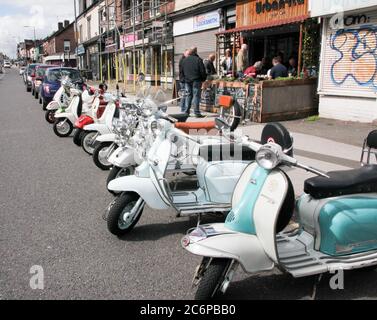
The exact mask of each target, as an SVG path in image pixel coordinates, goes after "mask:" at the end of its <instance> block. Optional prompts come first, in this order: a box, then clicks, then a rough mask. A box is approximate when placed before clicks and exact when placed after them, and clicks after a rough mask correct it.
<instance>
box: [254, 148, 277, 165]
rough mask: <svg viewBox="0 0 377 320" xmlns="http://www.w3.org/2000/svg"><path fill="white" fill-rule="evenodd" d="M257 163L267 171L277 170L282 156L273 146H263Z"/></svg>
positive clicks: (257, 157) (258, 153)
mask: <svg viewBox="0 0 377 320" xmlns="http://www.w3.org/2000/svg"><path fill="white" fill-rule="evenodd" d="M256 160H257V163H258V165H259V166H260V167H262V168H264V169H266V170H272V169H274V168H276V167H277V166H278V165H279V163H280V155H279V152H277V151H276V150H275V149H274V148H273V147H272V146H263V147H262V148H261V149H260V150H259V151H258V152H257V155H256Z"/></svg>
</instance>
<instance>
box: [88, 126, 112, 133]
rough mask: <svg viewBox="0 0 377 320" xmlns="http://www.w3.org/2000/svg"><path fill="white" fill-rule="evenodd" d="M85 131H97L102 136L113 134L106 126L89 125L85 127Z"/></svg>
mask: <svg viewBox="0 0 377 320" xmlns="http://www.w3.org/2000/svg"><path fill="white" fill-rule="evenodd" d="M84 131H95V132H98V133H99V134H100V135H104V134H110V133H112V132H111V130H110V129H109V128H108V127H107V126H106V125H105V124H97V123H94V124H89V125H87V126H85V127H84Z"/></svg>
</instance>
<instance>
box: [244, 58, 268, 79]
mask: <svg viewBox="0 0 377 320" xmlns="http://www.w3.org/2000/svg"><path fill="white" fill-rule="evenodd" d="M262 67H263V63H262V61H257V62H255V64H254V65H253V66H251V67H249V68H247V69H246V70H245V72H244V75H245V76H246V77H249V78H254V79H256V77H257V75H258V74H260V72H261V70H262Z"/></svg>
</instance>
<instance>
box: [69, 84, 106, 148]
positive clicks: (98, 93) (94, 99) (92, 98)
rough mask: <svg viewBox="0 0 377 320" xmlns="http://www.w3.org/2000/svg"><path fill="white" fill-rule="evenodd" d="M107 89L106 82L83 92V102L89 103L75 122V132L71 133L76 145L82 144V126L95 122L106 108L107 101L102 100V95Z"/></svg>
mask: <svg viewBox="0 0 377 320" xmlns="http://www.w3.org/2000/svg"><path fill="white" fill-rule="evenodd" d="M106 91H107V85H106V84H100V85H99V89H98V90H96V89H94V88H89V89H88V90H86V91H84V92H83V95H82V99H83V103H84V105H85V104H88V105H91V107H90V108H89V111H88V112H86V113H84V114H82V115H81V116H80V117H79V118H78V119H77V120H76V122H75V124H74V127H75V133H74V135H73V143H74V144H75V145H77V146H78V147H81V145H82V142H81V141H82V134H83V131H84V127H85V126H87V125H90V124H93V123H95V122H96V121H98V119H100V118H101V117H102V115H103V113H104V111H105V109H106V106H107V102H106V101H104V99H103V95H104V94H105V92H106Z"/></svg>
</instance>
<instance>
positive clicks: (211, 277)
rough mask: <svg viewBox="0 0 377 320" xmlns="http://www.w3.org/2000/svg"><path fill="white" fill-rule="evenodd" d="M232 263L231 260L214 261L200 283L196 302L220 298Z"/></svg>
mask: <svg viewBox="0 0 377 320" xmlns="http://www.w3.org/2000/svg"><path fill="white" fill-rule="evenodd" d="M230 263H231V260H229V259H213V260H212V262H211V264H210V265H209V266H208V268H207V270H205V272H204V274H203V277H202V278H201V280H200V282H199V285H198V289H197V291H196V294H195V300H211V299H214V298H216V297H218V296H219V294H220V292H221V284H222V283H223V281H224V277H225V275H226V272H227V271H228V268H229V266H230Z"/></svg>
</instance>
